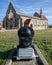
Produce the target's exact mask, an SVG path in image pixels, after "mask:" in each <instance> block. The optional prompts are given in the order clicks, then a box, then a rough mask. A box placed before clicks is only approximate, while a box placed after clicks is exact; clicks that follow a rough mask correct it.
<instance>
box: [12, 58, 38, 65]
mask: <svg viewBox="0 0 52 65" xmlns="http://www.w3.org/2000/svg"><path fill="white" fill-rule="evenodd" d="M12 65H38V64H37V62H36V59H34V60H28V61H27V60H26V61H23V60H22V61H13V62H12Z"/></svg>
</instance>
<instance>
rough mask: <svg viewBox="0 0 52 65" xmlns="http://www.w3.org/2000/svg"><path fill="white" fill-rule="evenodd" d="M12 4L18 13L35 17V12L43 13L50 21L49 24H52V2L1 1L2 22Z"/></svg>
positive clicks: (31, 0) (36, 0) (49, 0)
mask: <svg viewBox="0 0 52 65" xmlns="http://www.w3.org/2000/svg"><path fill="white" fill-rule="evenodd" d="M10 1H11V2H12V4H13V6H14V8H15V9H16V11H17V12H21V13H24V14H28V15H31V16H32V15H33V14H34V13H35V12H38V13H40V9H41V8H42V13H43V15H45V16H46V17H47V19H48V24H52V0H0V22H1V21H2V20H3V18H4V17H5V16H6V11H7V8H8V5H9V3H10Z"/></svg>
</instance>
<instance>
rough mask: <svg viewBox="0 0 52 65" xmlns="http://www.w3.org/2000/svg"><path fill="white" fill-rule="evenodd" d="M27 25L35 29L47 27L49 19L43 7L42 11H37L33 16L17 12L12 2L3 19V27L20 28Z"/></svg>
mask: <svg viewBox="0 0 52 65" xmlns="http://www.w3.org/2000/svg"><path fill="white" fill-rule="evenodd" d="M26 25H27V26H30V27H32V28H33V29H34V30H41V29H47V28H48V19H47V18H46V17H45V16H44V15H43V13H42V9H41V10H40V13H37V12H35V13H34V15H33V16H29V15H26V14H22V13H19V12H16V10H15V8H14V6H13V5H12V3H11V2H10V3H9V6H8V9H7V12H6V16H5V17H4V19H3V27H4V28H6V29H19V28H20V27H22V26H26Z"/></svg>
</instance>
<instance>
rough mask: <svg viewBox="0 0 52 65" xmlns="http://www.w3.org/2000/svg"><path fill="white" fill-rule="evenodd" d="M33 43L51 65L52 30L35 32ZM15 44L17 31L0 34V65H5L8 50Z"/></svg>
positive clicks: (16, 42)
mask: <svg viewBox="0 0 52 65" xmlns="http://www.w3.org/2000/svg"><path fill="white" fill-rule="evenodd" d="M33 43H34V44H37V46H38V47H39V49H40V50H41V52H42V54H43V55H44V57H45V58H46V60H47V61H48V63H49V65H52V29H47V30H41V31H40V30H38V31H35V36H34V39H33ZM17 44H18V37H17V31H8V32H0V65H4V64H5V62H6V60H7V57H8V55H9V52H10V49H11V48H12V47H13V46H14V45H17Z"/></svg>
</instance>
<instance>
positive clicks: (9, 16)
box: [8, 10, 13, 20]
mask: <svg viewBox="0 0 52 65" xmlns="http://www.w3.org/2000/svg"><path fill="white" fill-rule="evenodd" d="M8 18H9V20H10V19H12V18H13V12H12V10H10V12H9V14H8Z"/></svg>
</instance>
